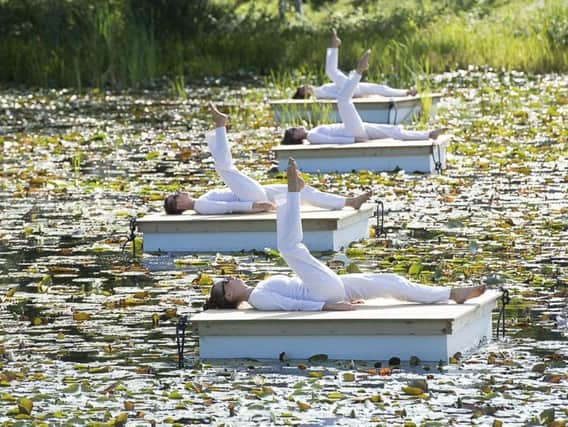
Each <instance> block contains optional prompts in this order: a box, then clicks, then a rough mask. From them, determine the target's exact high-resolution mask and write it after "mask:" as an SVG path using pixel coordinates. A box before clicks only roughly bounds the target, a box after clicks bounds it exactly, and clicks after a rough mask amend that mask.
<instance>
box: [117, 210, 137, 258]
mask: <svg viewBox="0 0 568 427" xmlns="http://www.w3.org/2000/svg"><path fill="white" fill-rule="evenodd" d="M128 226H129V228H130V234H129V236H128V238H127V239H126V242H124V243H123V244H122V246H121V248H120V250H121V252H124V249H126V245H127V244H128V242H132V256H133V257H135V256H136V217H135V216H133V217H132V218H130V222H129V223H128Z"/></svg>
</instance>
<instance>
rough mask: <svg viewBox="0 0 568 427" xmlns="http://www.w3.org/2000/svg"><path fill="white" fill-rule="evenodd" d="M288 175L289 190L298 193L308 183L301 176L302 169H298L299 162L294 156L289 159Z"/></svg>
mask: <svg viewBox="0 0 568 427" xmlns="http://www.w3.org/2000/svg"><path fill="white" fill-rule="evenodd" d="M286 177H287V178H288V191H289V192H290V193H297V192H299V191H302V188H304V186H305V185H306V183H305V182H304V180H303V179H302V177H301V176H300V171H298V164H297V163H296V160H294V158H293V157H290V158H289V159H288V169H287V170H286Z"/></svg>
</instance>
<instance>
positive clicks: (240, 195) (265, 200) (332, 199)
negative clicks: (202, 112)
mask: <svg viewBox="0 0 568 427" xmlns="http://www.w3.org/2000/svg"><path fill="white" fill-rule="evenodd" d="M210 107H211V112H212V114H213V120H214V122H215V130H214V131H211V132H209V133H208V134H207V144H208V146H209V150H210V152H211V155H212V156H213V160H214V162H215V170H216V171H217V173H218V174H219V176H220V177H221V179H222V180H223V182H224V183H225V185H226V186H227V187H229V188H226V189H220V190H212V191H209V192H207V193H205V194H204V195H203V196H201V197H199V198H196V199H194V198H192V197H191V196H190V195H189V194H187V193H175V194H170V195H168V196H167V197H166V198H165V200H164V209H165V211H166V213H167V214H181V213H182V212H184V211H186V210H190V209H192V210H194V211H195V212H197V213H199V214H205V215H215V214H229V213H233V212H242V213H244V212H266V211H271V210H274V209H275V204H274V201H275V198H276V197H277V196H278V195H279V194H284V193H286V191H287V187H286V184H271V185H260V184H259V183H258V182H257V181H255V180H254V179H252V178H250V177H249V176H246V175H245V174H243V173H242V172H241V171H239V170H238V169H237V168H236V167H235V164H234V163H233V158H232V156H231V152H230V150H229V145H228V143H227V133H226V129H225V125H226V123H227V121H228V117H227V116H226V115H225V114H222V113H220V112H219V110H217V109H216V108H215V106H214V105H212V104H211V105H210ZM300 196H301V200H302V202H303V203H306V204H309V205H313V206H317V207H320V208H324V209H330V210H338V209H343V208H344V207H346V206H348V207H352V208H354V209H359V208H360V207H361V205H362V204H363V203H365V202H366V201H367V200H369V198H370V197H371V193H370V192H365V193H363V194H361V195H359V196H356V197H343V196H338V195H335V194H330V193H324V192H322V191H318V190H316V189H315V188H313V187H310V186H308V185H306V186H305V187H304V188H303V189H302V191H301V193H300Z"/></svg>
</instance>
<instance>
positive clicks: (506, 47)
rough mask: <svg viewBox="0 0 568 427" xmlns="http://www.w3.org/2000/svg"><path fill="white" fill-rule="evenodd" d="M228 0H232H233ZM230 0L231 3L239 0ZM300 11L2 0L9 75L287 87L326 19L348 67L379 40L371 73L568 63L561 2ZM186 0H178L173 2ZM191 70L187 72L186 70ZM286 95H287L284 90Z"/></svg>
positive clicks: (310, 62)
mask: <svg viewBox="0 0 568 427" xmlns="http://www.w3.org/2000/svg"><path fill="white" fill-rule="evenodd" d="M225 3H227V2H225ZM228 3H231V2H230V1H229V2H228ZM320 3H321V4H322V5H323V6H320V7H319V8H318V9H315V6H314V7H313V8H312V6H310V5H308V7H306V16H305V17H303V18H298V17H295V16H294V17H293V16H291V15H289V16H288V19H285V20H281V19H279V18H278V17H277V16H276V15H273V14H271V13H272V12H271V11H272V9H269V8H264V9H263V8H262V7H261V6H258V5H256V3H254V2H246V1H245V2H240V3H239V4H240V5H239V7H238V14H237V12H235V10H237V9H236V8H231V7H227V6H226V5H225V6H223V5H218V4H217V3H215V2H206V1H194V2H190V1H189V0H188V1H187V2H185V3H184V2H183V1H181V0H180V1H177V2H163V3H160V4H158V3H155V2H151V1H148V0H140V1H133V0H101V1H99V2H97V6H96V7H91V6H92V4H91V2H90V1H88V0H74V1H72V2H62V1H61V2H60V1H51V0H33V1H29V2H21V1H20V0H4V1H2V2H0V16H2V17H3V18H5V19H4V20H3V21H2V23H3V24H4V25H3V26H2V28H0V57H2V63H3V66H2V67H0V81H1V82H14V83H25V84H32V85H40V86H75V87H78V88H82V87H87V86H98V87H103V86H111V87H118V88H121V87H138V86H141V85H148V84H150V83H152V82H154V81H155V79H157V78H162V77H166V78H167V79H166V80H165V81H170V82H172V83H171V84H172V90H173V91H174V93H178V94H179V93H180V92H179V88H177V89H176V87H178V86H179V85H180V84H181V83H183V84H185V82H187V81H188V79H195V78H200V77H203V76H212V75H224V76H234V78H235V79H241V78H242V76H243V75H247V73H254V74H261V75H265V76H269V81H270V82H271V83H273V84H274V85H275V88H276V89H277V90H280V91H282V92H284V91H286V92H287V93H288V92H289V91H291V90H293V86H294V85H297V84H299V83H303V82H307V83H315V84H321V83H323V82H324V81H325V80H326V79H325V76H324V73H323V61H324V52H325V48H326V47H327V44H328V39H329V27H330V25H334V26H336V27H337V28H338V31H339V34H340V36H341V38H342V39H343V41H344V43H343V46H342V47H341V51H340V67H341V68H342V69H344V70H350V69H352V68H353V67H354V66H355V64H356V61H357V59H358V57H359V56H360V54H361V52H362V51H363V50H364V49H367V48H372V50H373V54H372V67H371V70H370V73H369V78H370V79H372V80H374V81H377V80H378V81H386V82H387V83H389V84H390V85H392V86H399V87H400V86H403V87H404V86H408V85H413V84H416V78H417V75H418V74H420V73H419V71H420V70H421V68H423V64H425V63H426V60H427V61H428V64H429V67H430V72H432V73H438V72H443V71H447V70H454V69H457V68H460V67H461V68H463V67H467V66H468V65H471V64H473V65H477V66H490V67H494V68H496V69H516V70H521V71H526V72H531V73H545V72H554V71H557V72H565V71H567V70H568V8H566V7H565V3H564V0H546V1H544V2H539V1H535V0H519V1H514V2H513V1H497V0H495V1H490V2H477V1H459V2H452V1H430V0H420V1H419V0H405V1H401V2H394V1H390V0H385V1H383V2H381V4H382V5H383V6H384V7H381V8H376V7H372V2H370V1H363V2H359V3H360V4H361V5H362V7H361V8H359V9H357V8H354V7H353V4H352V3H350V2H348V1H341V2H337V3H334V4H333V5H332V4H331V3H329V2H320ZM176 8H177V9H176ZM180 76H183V79H182V77H180ZM282 95H284V93H282Z"/></svg>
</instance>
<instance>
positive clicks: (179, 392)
mask: <svg viewBox="0 0 568 427" xmlns="http://www.w3.org/2000/svg"><path fill="white" fill-rule="evenodd" d="M435 84H436V85H439V86H440V87H441V88H442V91H443V92H444V95H445V101H444V104H443V105H442V107H441V108H440V109H439V112H438V116H437V119H436V123H435V125H443V126H447V127H449V128H450V129H451V133H452V134H454V135H455V136H454V138H453V142H452V144H451V147H450V149H449V155H448V157H449V160H448V170H447V171H446V173H445V174H444V175H442V176H421V175H412V174H405V173H404V172H399V173H391V174H387V173H382V174H372V173H361V174H346V175H331V174H330V175H318V176H309V177H307V180H308V181H309V182H310V183H311V184H313V185H316V186H318V187H319V188H321V189H326V190H328V191H335V192H340V193H345V194H353V193H358V192H359V191H360V189H361V187H362V186H365V187H371V188H373V190H374V191H375V193H376V194H377V196H378V197H380V198H381V199H382V200H383V201H384V202H385V205H386V207H387V209H388V215H387V218H386V222H387V225H388V227H389V234H388V237H387V238H386V239H384V238H381V239H373V238H370V239H368V240H367V241H365V242H361V243H358V244H354V245H353V246H352V247H351V248H349V249H347V251H346V253H347V255H348V256H349V257H350V258H351V259H353V260H354V262H355V263H356V264H357V266H358V267H359V268H360V269H361V270H363V271H371V270H381V271H395V272H397V273H399V274H403V275H406V276H408V277H411V278H412V279H414V280H416V281H420V282H423V283H434V284H437V285H439V286H449V285H451V284H453V283H460V284H471V283H482V282H484V283H487V284H488V285H489V286H490V287H498V286H501V285H505V286H506V287H507V288H508V289H510V291H511V294H512V303H511V305H510V306H509V308H508V310H507V315H508V318H507V326H508V329H509V335H508V337H507V338H506V339H505V340H502V341H498V342H493V343H491V344H490V345H488V346H487V347H485V348H482V349H480V350H479V351H478V352H476V353H474V354H472V355H470V356H468V357H466V358H463V359H461V360H458V361H456V362H457V363H453V364H450V365H448V366H443V367H439V366H438V365H437V364H422V363H421V364H419V365H418V366H408V365H405V366H403V367H402V368H400V369H393V370H392V371H388V370H385V371H382V372H379V371H378V370H377V369H376V368H375V366H374V363H372V362H367V363H363V362H356V361H355V362H352V361H345V362H337V363H321V362H319V363H310V362H307V361H291V362H287V363H274V364H267V363H260V362H257V361H239V362H227V363H211V364H207V363H200V362H199V361H198V359H197V357H196V356H197V354H198V352H197V348H196V338H195V337H191V336H189V337H188V344H187V346H188V349H187V351H186V354H187V355H188V364H189V365H190V366H191V368H190V369H186V370H184V371H180V370H177V369H176V359H177V353H176V347H175V338H174V335H175V323H176V319H177V314H178V313H192V312H198V311H200V310H201V306H202V303H203V301H204V298H205V294H206V293H207V291H208V285H209V284H210V281H211V278H212V277H215V276H216V275H219V274H221V273H236V274H240V275H242V277H243V278H245V279H247V280H248V281H250V282H252V283H255V282H256V281H258V280H260V279H262V278H263V277H264V276H265V274H267V273H271V272H275V271H284V272H287V271H289V270H288V269H287V267H286V266H285V264H283V263H282V260H281V259H279V257H278V256H277V254H275V253H273V252H266V253H255V254H251V253H246V254H238V255H236V256H229V255H227V254H224V255H218V254H209V255H200V256H191V255H187V256H182V255H178V256H170V255H148V254H144V255H143V256H142V255H140V251H138V256H136V257H135V258H134V257H133V256H132V254H131V252H132V249H131V246H130V245H129V246H128V247H127V249H126V251H125V252H122V251H121V244H122V243H123V242H124V241H125V240H126V236H127V235H128V220H129V217H130V216H134V215H138V216H139V215H142V214H145V213H149V212H157V211H159V210H160V209H161V200H162V198H163V196H164V195H165V194H166V193H167V192H169V191H172V190H176V189H179V188H185V189H188V190H189V191H191V192H193V193H194V194H196V195H198V194H201V193H203V192H205V191H206V190H208V189H210V188H213V187H215V186H218V185H220V181H219V179H218V177H217V176H216V175H215V173H214V171H213V170H212V167H211V160H210V158H209V155H208V153H207V150H206V145H205V140H204V133H205V132H206V131H207V130H208V129H209V128H210V127H211V123H210V119H209V115H208V113H207V111H206V108H205V106H206V102H207V101H208V100H210V99H213V100H215V101H218V102H219V103H220V104H221V105H222V106H224V107H225V109H226V110H228V111H229V112H230V113H231V117H232V128H231V129H230V133H231V139H232V141H233V142H234V144H235V146H236V147H238V149H234V150H233V151H234V156H235V159H236V163H237V165H238V166H239V167H240V168H242V169H243V170H245V171H246V172H247V173H250V174H251V175H252V176H253V177H255V178H257V179H259V180H260V181H262V182H263V183H267V182H275V181H278V182H283V176H282V175H279V174H270V175H269V174H267V171H268V170H269V169H270V168H271V157H270V147H271V146H272V145H274V144H276V143H277V141H278V140H279V139H280V135H281V133H282V129H281V128H278V127H276V125H275V124H274V123H273V121H272V118H271V115H270V111H269V109H268V108H267V106H266V103H265V101H266V100H267V99H268V98H269V97H273V96H276V94H277V89H270V90H265V89H262V90H259V89H255V88H253V87H243V88H241V87H237V86H231V87H221V86H218V85H215V84H212V85H204V86H203V87H198V88H196V87H192V88H190V89H189V91H188V100H187V101H185V102H183V101H180V100H177V99H174V98H172V97H171V96H170V95H168V93H166V92H143V93H139V92H138V93H121V94H116V93H106V92H100V91H92V92H89V93H87V94H78V93H74V92H71V91H66V90H59V91H56V90H41V91H36V90H31V91H26V92H24V91H20V90H15V89H4V90H1V91H0V144H1V145H0V147H1V148H2V149H1V151H0V156H1V157H0V160H1V165H2V168H1V172H0V298H1V301H2V306H3V307H2V308H3V309H2V310H1V311H0V316H1V321H2V329H1V330H0V354H1V356H2V358H3V360H2V362H1V364H0V366H1V369H0V386H1V388H2V389H1V390H0V420H3V421H5V422H6V425H12V423H18V424H19V425H32V424H35V425H42V423H43V424H44V425H60V424H66V423H67V424H68V425H83V424H85V425H87V424H89V423H91V424H90V425H97V424H96V423H97V422H98V423H106V424H102V425H113V424H112V423H114V425H120V424H121V423H122V424H124V423H126V424H128V425H148V424H149V421H151V420H153V421H155V422H156V423H157V424H158V425H161V424H172V423H174V422H178V423H180V424H189V423H194V424H200V423H211V424H215V425H217V424H220V423H222V422H225V423H228V424H229V425H250V424H251V423H257V424H261V425H267V424H300V425H335V424H338V425H368V424H383V425H397V424H398V425H403V424H404V423H405V421H406V422H414V423H416V424H417V425H420V424H424V425H432V426H433V425H448V424H453V425H492V423H493V422H494V420H496V419H497V420H501V421H503V422H504V425H506V426H510V425H527V424H530V423H533V424H539V425H540V424H544V423H546V422H550V421H552V420H560V419H562V418H568V413H567V411H568V369H567V368H566V360H567V358H568V343H567V341H566V336H567V335H568V329H567V327H566V317H567V309H566V304H567V298H568V297H567V289H566V286H567V283H568V253H567V250H566V247H567V244H566V242H567V241H568V126H567V125H566V123H568V89H567V88H568V77H566V76H557V75H547V76H538V77H527V76H525V75H523V74H515V73H491V72H485V73H478V72H460V73H454V74H446V75H441V76H437V77H436V78H435ZM138 242H139V243H140V239H138ZM331 256H332V254H322V258H323V259H325V260H329V259H330V258H331ZM334 268H337V269H339V270H341V268H342V267H341V266H340V265H338V264H337V263H336V264H334ZM396 353H397V350H396V349H392V354H393V356H396V355H397V354H396ZM382 366H383V367H386V364H385V362H383V365H382ZM381 374H382V375H381ZM416 380H426V381H427V383H428V386H429V391H428V392H427V393H424V394H422V395H421V396H414V395H412V393H410V392H409V389H405V388H404V387H406V386H407V385H409V384H410V385H413V384H415V382H416ZM410 391H411V390H410ZM22 398H25V399H30V400H31V402H29V401H27V400H20V401H19V405H18V399H22ZM30 403H32V405H33V407H32V409H31V411H28V408H29V404H30ZM18 406H20V408H19V409H18ZM28 412H31V415H30V414H28ZM125 417H127V418H125ZM409 425H411V424H409Z"/></svg>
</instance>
